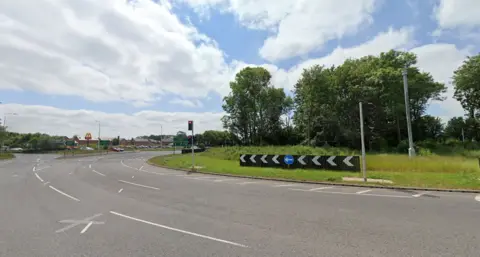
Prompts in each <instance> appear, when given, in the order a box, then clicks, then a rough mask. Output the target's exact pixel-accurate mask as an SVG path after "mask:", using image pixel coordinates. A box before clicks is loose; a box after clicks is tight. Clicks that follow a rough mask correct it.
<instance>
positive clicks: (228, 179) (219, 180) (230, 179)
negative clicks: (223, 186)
mask: <svg viewBox="0 0 480 257" xmlns="http://www.w3.org/2000/svg"><path fill="white" fill-rule="evenodd" d="M233 180H238V178H227V179H216V180H214V181H213V182H225V181H233Z"/></svg>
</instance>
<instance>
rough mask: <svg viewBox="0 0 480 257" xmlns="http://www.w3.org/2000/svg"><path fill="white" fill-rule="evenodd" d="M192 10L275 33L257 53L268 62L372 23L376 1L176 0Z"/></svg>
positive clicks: (303, 51)
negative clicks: (226, 15)
mask: <svg viewBox="0 0 480 257" xmlns="http://www.w3.org/2000/svg"><path fill="white" fill-rule="evenodd" d="M177 1H181V2H187V3H188V4H190V5H191V6H192V7H193V8H194V9H195V10H202V11H203V10H204V9H203V8H200V7H208V6H210V7H213V6H215V7H219V8H221V9H222V10H223V11H228V12H231V13H233V14H235V15H236V16H237V18H238V20H239V21H240V23H241V24H242V25H244V26H246V27H249V28H252V29H266V30H270V31H273V32H274V34H273V35H272V36H270V37H269V38H267V39H266V40H265V42H264V44H263V46H262V48H261V49H260V50H259V53H260V55H261V56H262V57H263V58H265V59H266V60H269V61H277V60H282V59H288V58H290V57H294V56H300V55H304V54H307V53H309V52H311V51H313V50H318V49H319V48H321V47H322V46H323V45H324V44H325V43H326V42H328V41H330V40H333V39H338V38H342V37H344V36H347V35H354V34H355V33H356V32H357V31H358V30H359V29H361V28H362V27H363V26H367V25H369V24H371V23H372V22H373V18H372V14H373V12H374V11H375V10H376V9H377V8H378V7H379V2H381V1H378V0H355V1H352V0H322V1H318V0H302V1H292V0H223V1H222V0H177Z"/></svg>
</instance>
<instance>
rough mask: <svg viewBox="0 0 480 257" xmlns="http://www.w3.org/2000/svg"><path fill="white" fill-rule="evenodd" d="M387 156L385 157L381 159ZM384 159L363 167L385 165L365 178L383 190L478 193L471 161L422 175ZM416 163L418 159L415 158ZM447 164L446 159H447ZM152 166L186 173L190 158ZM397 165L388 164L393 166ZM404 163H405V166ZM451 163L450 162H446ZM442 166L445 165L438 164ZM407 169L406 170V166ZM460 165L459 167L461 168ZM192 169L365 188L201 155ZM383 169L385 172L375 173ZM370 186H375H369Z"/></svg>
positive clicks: (418, 166)
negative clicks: (383, 182) (385, 182)
mask: <svg viewBox="0 0 480 257" xmlns="http://www.w3.org/2000/svg"><path fill="white" fill-rule="evenodd" d="M385 156H387V157H385ZM385 156H381V155H379V156H370V157H371V158H369V159H370V160H367V163H368V162H369V161H370V162H373V161H374V160H375V158H379V159H380V160H382V161H383V163H385V166H382V165H381V164H379V163H375V164H372V165H369V170H371V169H372V166H374V167H376V168H375V170H373V171H369V172H368V177H369V178H375V179H386V180H391V181H393V184H389V185H385V186H387V187H388V186H394V187H416V188H435V189H466V190H480V180H479V179H478V178H480V171H479V169H478V163H476V165H477V166H476V167H475V166H474V165H472V162H473V161H465V160H464V161H465V162H466V163H464V164H461V163H460V164H459V163H457V165H458V166H457V169H458V170H459V171H457V172H454V171H452V170H449V169H440V171H437V172H434V171H433V170H432V167H431V166H429V165H433V164H432V163H434V162H437V163H438V162H439V160H436V159H434V160H432V161H430V162H425V163H427V164H428V165H427V166H426V167H427V168H426V169H425V170H426V171H424V169H423V167H422V165H423V164H422V162H420V161H417V160H415V161H413V162H410V163H408V161H409V160H408V157H407V159H406V160H405V159H404V158H403V156H400V155H398V156H397V155H393V157H392V156H391V157H392V158H388V156H389V155H385ZM419 159H420V158H419ZM447 160H448V158H447ZM149 161H150V163H152V164H154V165H159V166H164V167H170V168H177V169H190V167H191V155H167V156H157V157H154V158H152V159H150V160H149ZM397 161H399V163H397V165H394V164H392V163H391V162H397ZM404 162H407V164H405V163H404ZM450 162H452V160H450ZM440 163H446V162H440ZM408 165H410V166H408ZM462 165H463V166H462ZM195 166H198V167H201V168H200V171H201V172H208V173H215V174H223V175H238V176H250V177H262V178H272V179H288V180H296V181H311V182H333V183H341V184H352V185H365V183H363V182H343V181H342V178H343V177H360V176H361V173H356V172H342V171H323V170H303V169H296V170H286V169H277V168H259V167H241V166H240V165H239V161H238V160H222V159H217V158H215V157H212V153H207V152H205V153H202V154H197V155H196V156H195ZM382 167H385V168H386V169H385V170H379V169H380V168H382ZM369 184H370V185H379V184H371V183H369Z"/></svg>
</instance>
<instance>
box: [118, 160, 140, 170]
mask: <svg viewBox="0 0 480 257" xmlns="http://www.w3.org/2000/svg"><path fill="white" fill-rule="evenodd" d="M120 163H122V165H123V166H125V167H127V168H130V169H134V170H138V169H137V168H134V167H132V166H128V165H126V164H125V163H123V160H121V161H120Z"/></svg>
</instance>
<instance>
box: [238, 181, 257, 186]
mask: <svg viewBox="0 0 480 257" xmlns="http://www.w3.org/2000/svg"><path fill="white" fill-rule="evenodd" d="M258 183H260V182H258V181H247V182H241V183H237V185H249V184H258Z"/></svg>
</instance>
